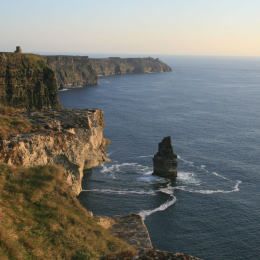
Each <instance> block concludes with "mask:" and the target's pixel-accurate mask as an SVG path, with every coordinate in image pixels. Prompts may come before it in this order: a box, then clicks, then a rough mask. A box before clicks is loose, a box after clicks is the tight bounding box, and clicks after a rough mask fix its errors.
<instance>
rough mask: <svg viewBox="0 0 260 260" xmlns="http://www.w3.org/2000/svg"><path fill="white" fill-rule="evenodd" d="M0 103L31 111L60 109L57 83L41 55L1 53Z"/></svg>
mask: <svg viewBox="0 0 260 260" xmlns="http://www.w3.org/2000/svg"><path fill="white" fill-rule="evenodd" d="M0 102H1V103H2V104H5V105H11V106H15V107H26V108H28V109H43V108H57V107H58V106H59V101H58V94H57V82H56V78H55V74H54V72H53V71H52V70H51V69H50V68H49V67H48V66H47V64H46V60H45V59H44V58H43V57H42V56H39V55H33V54H21V53H20V52H17V53H0Z"/></svg>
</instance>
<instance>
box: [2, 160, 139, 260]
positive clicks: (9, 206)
mask: <svg viewBox="0 0 260 260" xmlns="http://www.w3.org/2000/svg"><path fill="white" fill-rule="evenodd" d="M122 252H134V249H133V248H132V247H130V246H129V245H128V244H126V243H125V242H123V241H121V240H119V239H117V238H115V237H113V236H112V235H111V234H110V233H109V232H108V231H107V230H105V229H103V228H102V227H101V226H99V225H98V224H97V221H96V219H95V218H94V217H92V216H91V214H90V213H89V212H88V211H87V210H86V209H84V208H83V207H82V206H81V205H80V203H79V202H78V200H77V199H76V198H74V197H73V195H72V194H71V192H70V188H69V186H68V185H67V184H66V182H65V176H64V173H63V169H62V168H59V167H56V166H41V167H33V168H11V167H9V166H7V165H4V164H2V165H0V259H75V260H76V259H98V258H100V257H102V256H105V255H110V254H118V253H122Z"/></svg>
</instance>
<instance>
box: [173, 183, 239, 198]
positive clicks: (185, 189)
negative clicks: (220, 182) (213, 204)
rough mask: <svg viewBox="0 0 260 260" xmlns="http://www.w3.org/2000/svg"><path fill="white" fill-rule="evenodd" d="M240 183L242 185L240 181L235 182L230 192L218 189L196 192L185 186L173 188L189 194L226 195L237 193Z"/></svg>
mask: <svg viewBox="0 0 260 260" xmlns="http://www.w3.org/2000/svg"><path fill="white" fill-rule="evenodd" d="M241 183H242V181H240V180H238V181H236V184H235V186H234V188H233V189H232V190H220V189H218V190H196V189H192V188H189V187H187V186H176V187H174V189H175V190H182V191H186V192H191V193H200V194H207V195H209V194H216V193H224V194H227V193H233V192H239V191H240V184H241Z"/></svg>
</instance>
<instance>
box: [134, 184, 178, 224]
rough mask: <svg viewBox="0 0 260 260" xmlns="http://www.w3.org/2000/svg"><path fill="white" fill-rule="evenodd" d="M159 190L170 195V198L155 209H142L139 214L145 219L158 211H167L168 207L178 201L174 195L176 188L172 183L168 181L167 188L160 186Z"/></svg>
mask: <svg viewBox="0 0 260 260" xmlns="http://www.w3.org/2000/svg"><path fill="white" fill-rule="evenodd" d="M158 191H160V192H162V193H164V194H167V195H169V196H170V199H169V200H167V201H166V202H164V203H163V204H161V205H160V206H159V207H157V208H155V209H150V210H142V211H140V212H139V213H138V214H139V215H140V216H141V217H142V219H143V220H145V219H146V218H147V217H148V216H151V215H152V214H154V213H156V212H159V211H165V210H166V209H168V208H169V207H171V206H172V205H174V204H175V202H176V201H177V198H176V197H175V196H174V188H173V187H172V186H171V184H170V183H168V185H167V186H166V187H165V188H160V189H159V190H158Z"/></svg>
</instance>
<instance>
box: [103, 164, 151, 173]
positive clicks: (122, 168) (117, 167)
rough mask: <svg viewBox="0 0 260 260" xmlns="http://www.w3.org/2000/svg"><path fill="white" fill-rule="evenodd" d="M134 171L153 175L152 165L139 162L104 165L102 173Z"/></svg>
mask: <svg viewBox="0 0 260 260" xmlns="http://www.w3.org/2000/svg"><path fill="white" fill-rule="evenodd" d="M126 172H134V173H139V174H142V175H152V173H153V170H152V167H149V166H145V165H142V164H138V163H116V164H112V165H110V166H106V165H102V169H101V173H126Z"/></svg>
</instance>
